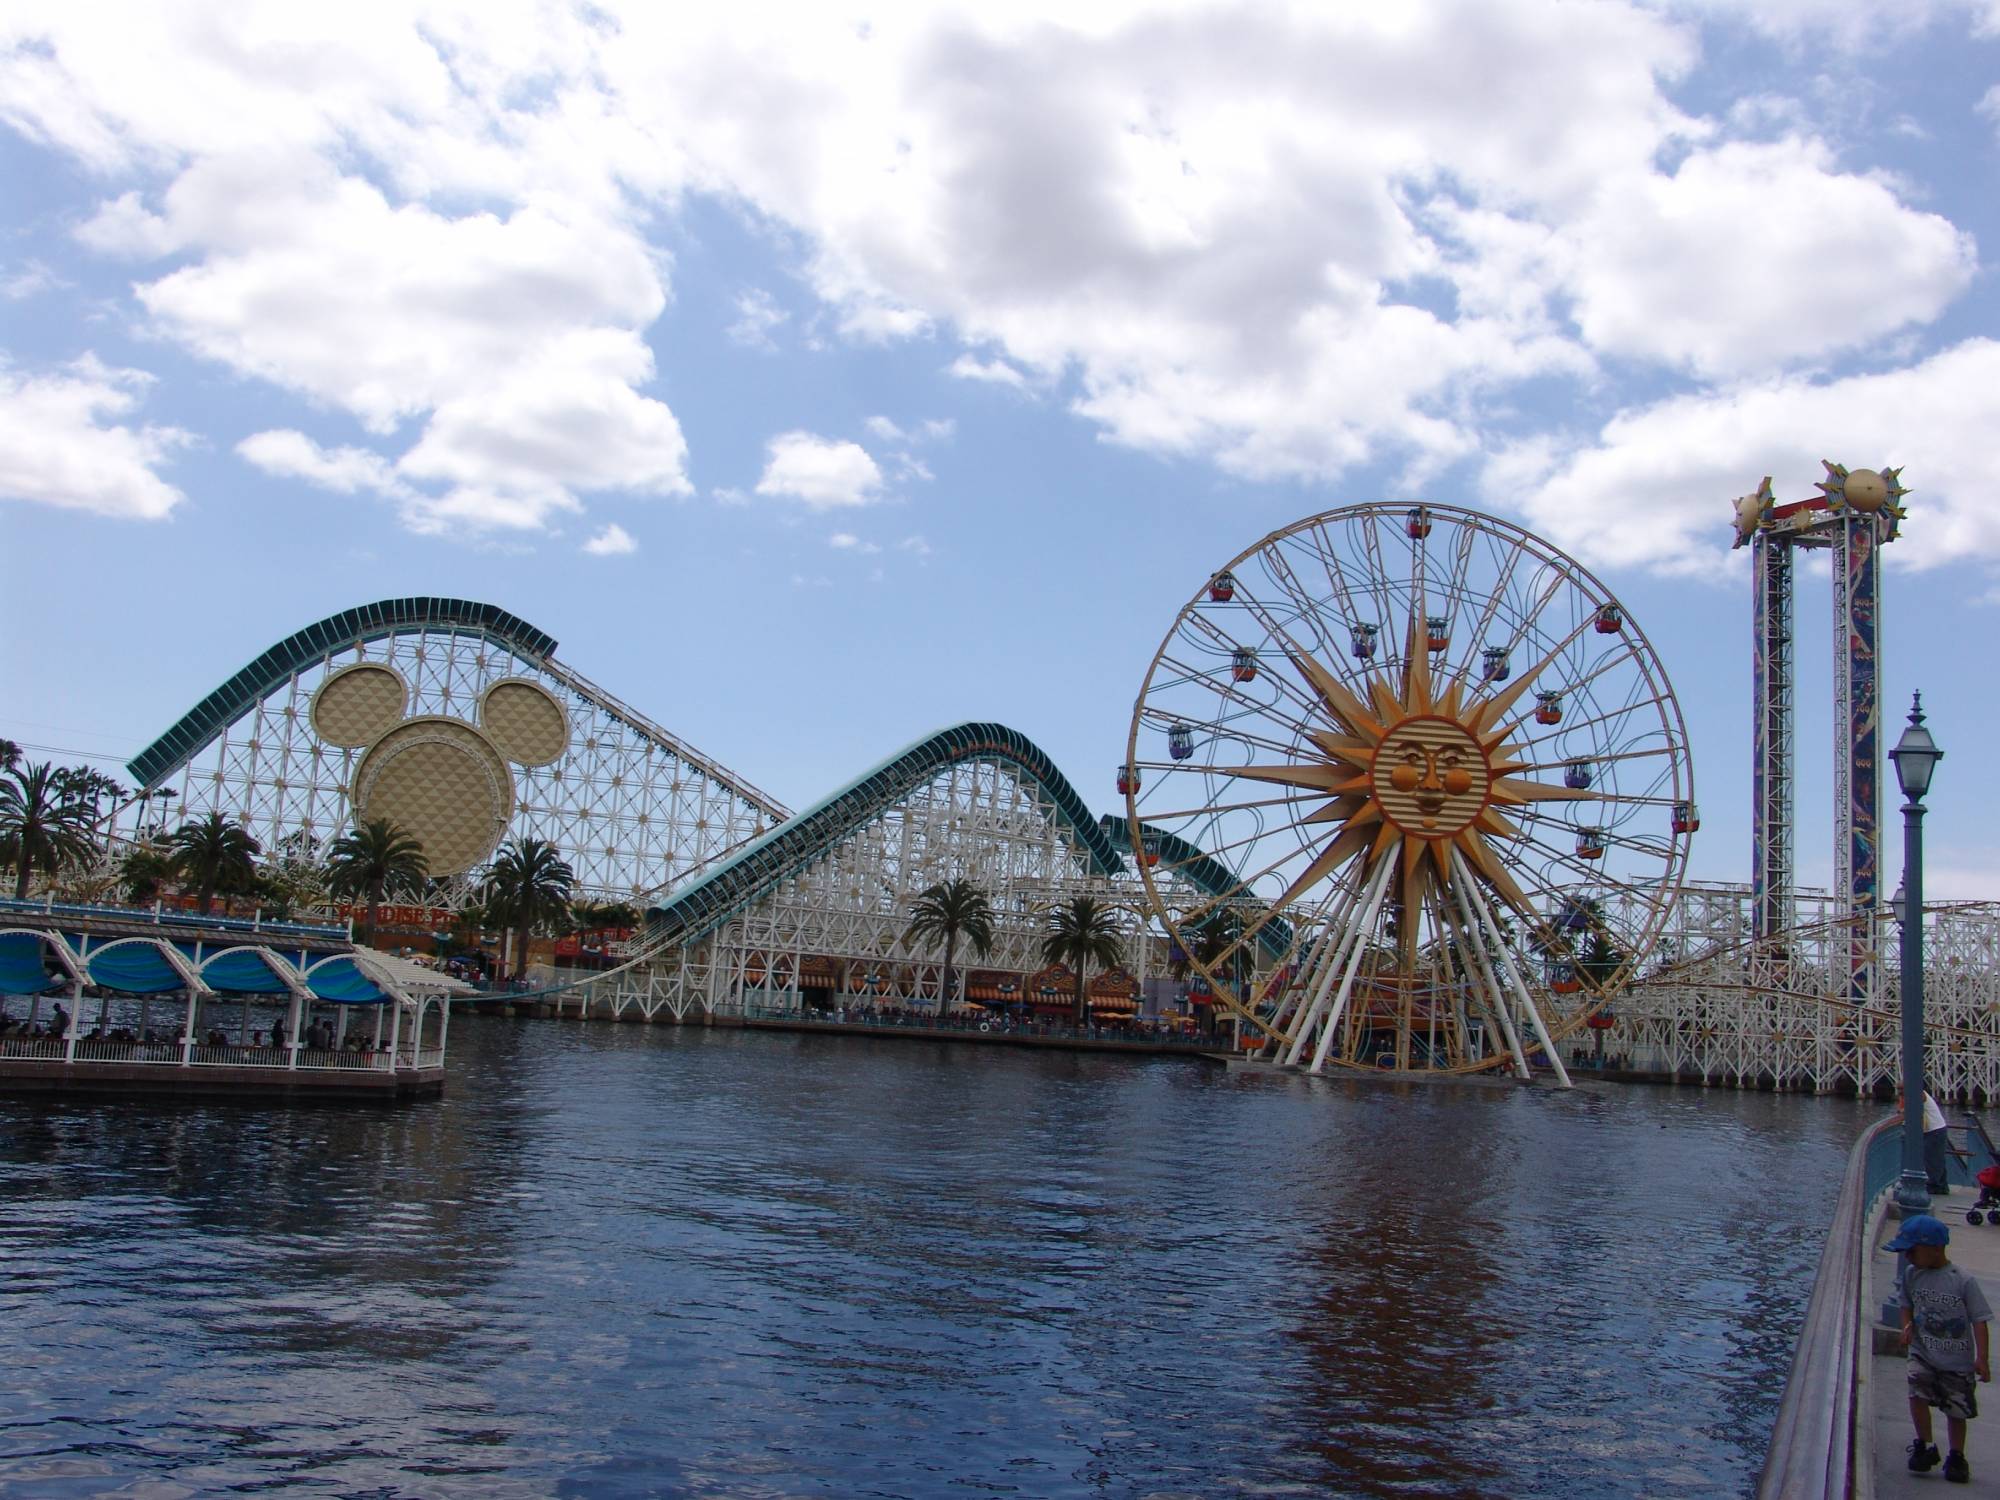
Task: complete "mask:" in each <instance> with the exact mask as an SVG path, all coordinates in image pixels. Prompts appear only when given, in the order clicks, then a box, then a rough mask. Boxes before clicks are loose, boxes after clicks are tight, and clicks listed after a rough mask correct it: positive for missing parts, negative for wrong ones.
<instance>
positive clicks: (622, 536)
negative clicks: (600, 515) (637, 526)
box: [583, 521, 639, 557]
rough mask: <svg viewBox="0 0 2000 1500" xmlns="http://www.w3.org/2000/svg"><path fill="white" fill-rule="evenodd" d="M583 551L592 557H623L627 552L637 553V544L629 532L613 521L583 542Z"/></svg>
mask: <svg viewBox="0 0 2000 1500" xmlns="http://www.w3.org/2000/svg"><path fill="white" fill-rule="evenodd" d="M583 550H584V551H586V552H588V553H589V554H590V555H591V556H592V557H623V556H624V555H625V554H626V553H628V552H637V551H638V550H639V544H638V543H637V542H635V541H634V540H632V534H631V533H630V532H628V531H627V530H626V529H625V528H624V527H623V526H620V525H619V524H618V523H617V522H616V521H613V522H612V523H611V524H610V525H609V526H606V527H605V528H604V529H603V530H602V531H600V532H598V533H597V535H596V536H594V537H592V538H591V539H590V540H589V541H587V542H585V543H584V544H583Z"/></svg>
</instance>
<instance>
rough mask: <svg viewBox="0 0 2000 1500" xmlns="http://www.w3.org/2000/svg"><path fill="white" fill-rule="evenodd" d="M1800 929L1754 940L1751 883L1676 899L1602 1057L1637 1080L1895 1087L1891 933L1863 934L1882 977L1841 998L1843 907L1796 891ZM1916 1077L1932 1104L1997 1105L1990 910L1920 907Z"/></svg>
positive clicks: (1998, 945)
mask: <svg viewBox="0 0 2000 1500" xmlns="http://www.w3.org/2000/svg"><path fill="white" fill-rule="evenodd" d="M1795 899H1796V901H1797V903H1798V917H1799V924H1798V925H1797V926H1795V927H1794V928H1792V929H1791V930H1790V931H1789V932H1788V933H1785V934H1783V935H1781V938H1780V940H1779V941H1778V942H1776V943H1774V944H1773V945H1771V947H1770V949H1769V950H1768V951H1767V950H1766V949H1765V948H1764V947H1763V946H1762V945H1759V944H1757V943H1755V942H1754V941H1753V896H1752V891H1751V888H1750V887H1749V886H1734V885H1694V886H1690V887H1688V888H1687V889H1686V891H1685V892H1684V893H1683V896H1682V899H1681V901H1680V902H1679V904H1678V905H1677V906H1676V908H1675V914H1674V920H1673V923H1672V924H1671V926H1670V928H1669V930H1668V932H1667V933H1666V934H1665V936H1663V937H1662V939H1661V942H1660V945H1659V947H1658V948H1657V949H1656V950H1655V953H1654V961H1653V963H1652V964H1650V965H1648V966H1647V968H1646V970H1644V971H1643V972H1642V973H1641V975H1640V976H1639V979H1638V981H1637V982H1636V983H1635V984H1634V986H1633V987H1632V988H1631V990H1630V991H1629V992H1628V993H1626V994H1625V995H1622V996H1620V997H1618V999H1617V1000H1616V1001H1615V1002H1614V1006H1613V1010H1614V1014H1615V1015H1616V1017H1617V1023H1616V1025H1615V1026H1613V1027H1612V1028H1611V1030H1610V1031H1609V1033H1608V1034H1607V1038H1606V1046H1607V1048H1608V1050H1609V1051H1611V1052H1612V1053H1614V1054H1617V1055H1619V1056H1620V1057H1622V1058H1623V1059H1624V1060H1625V1061H1626V1062H1627V1064H1628V1065H1629V1066H1630V1067H1631V1068H1633V1069H1635V1070H1638V1071H1642V1072H1653V1073H1664V1074H1669V1075H1673V1076H1676V1077H1682V1078H1687V1079H1691V1080H1700V1081H1702V1082H1705V1083H1710V1084H1721V1085H1728V1086H1731V1087H1737V1088H1778V1089H1797V1090H1808V1091H1815V1092H1821V1093H1829V1092H1838V1093H1848V1092H1859V1093H1869V1092H1877V1093H1879V1092H1885V1091H1890V1090H1893V1089H1894V1088H1895V1086H1896V1083H1897V1078H1898V1069H1899V1068H1900V1066H1901V1046H1900V1035H1901V1034H1900V1029H1899V1027H1900V1021H1899V1017H1900V1006H1901V994H1900V991H1899V988H1898V985H1897V980H1896V976H1897V974H1898V973H1899V972H1900V970H1899V964H1900V962H1901V948H1900V945H1899V942H1898V933H1897V928H1896V924H1895V923H1894V922H1893V921H1892V920H1889V919H1887V918H1886V917H1885V918H1883V919H1881V920H1880V921H1879V922H1877V923H1876V924H1874V925H1875V931H1874V932H1873V934H1872V935H1871V937H1872V942H1871V943H1870V945H1869V946H1870V947H1871V948H1872V950H1873V951H1872V954H1871V956H1872V957H1873V958H1874V959H1875V960H1876V961H1875V962H1874V963H1873V964H1872V965H1871V968H1872V970H1873V972H1874V973H1876V974H1879V975H1882V976H1884V978H1883V980H1882V982H1881V983H1880V984H1879V985H1878V987H1877V988H1876V990H1875V991H1874V992H1873V993H1872V994H1870V995H1869V996H1868V997H1867V998H1865V999H1864V1000H1863V1001H1862V1002H1861V1003H1858V1004H1857V1003H1855V1002H1854V1001H1852V1000H1851V999H1850V998H1849V956H1850V945H1849V941H1848V938H1849V933H1848V924H1847V921H1846V919H1845V918H1846V905H1845V902H1843V901H1841V900H1839V899H1838V898H1836V897H1835V896H1833V895H1831V894H1829V893H1827V892H1824V891H1800V892H1798V893H1797V894H1796V897H1795ZM1925 915H1926V920H1925V939H1924V944H1925V947H1924V958H1925V964H1924V974H1925V978H1924V1018H1925V1023H1926V1037H1927V1042H1926V1046H1925V1071H1926V1074H1927V1076H1928V1077H1929V1078H1930V1080H1931V1091H1932V1092H1933V1093H1935V1094H1937V1095H1938V1096H1939V1097H1940V1098H1946V1097H1949V1098H1952V1099H1977V1100H1989V1099H1993V1098H1995V1097H2000V905H1996V904H1993V903H1985V902H1981V903H1968V904H1963V905H1937V906H1932V907H1930V908H1929V909H1928V910H1927V911H1926V914H1925Z"/></svg>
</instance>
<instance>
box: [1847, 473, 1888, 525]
mask: <svg viewBox="0 0 2000 1500" xmlns="http://www.w3.org/2000/svg"><path fill="white" fill-rule="evenodd" d="M1842 489H1843V490H1844V492H1845V493H1846V495H1847V503H1848V504H1849V505H1851V506H1853V507H1854V508H1855V509H1856V510H1858V511H1864V512H1867V513H1868V514H1871V515H1872V514H1873V513H1874V512H1876V511H1878V510H1880V509H1881V508H1882V507H1883V506H1885V505H1887V504H1888V503H1889V482H1888V481H1887V480H1886V479H1884V478H1883V477H1882V476H1881V475H1880V474H1878V473H1876V472H1875V471H1874V470H1873V469H1850V470H1848V473H1847V482H1846V484H1845V485H1843V486H1842Z"/></svg>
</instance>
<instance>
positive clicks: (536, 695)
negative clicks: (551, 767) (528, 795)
mask: <svg viewBox="0 0 2000 1500" xmlns="http://www.w3.org/2000/svg"><path fill="white" fill-rule="evenodd" d="M479 722H480V724H481V726H482V727H484V729H485V730H486V734H487V737H488V738H489V739H491V740H492V741H493V744H494V747H495V748H496V749H497V750H499V752H500V753H501V754H502V755H504V756H506V757H507V759H509V760H511V761H514V762H515V763H517V764H519V765H523V766H545V765H547V764H548V763H549V762H550V761H553V760H559V759H561V758H562V753H563V752H564V751H565V750H567V749H568V748H569V715H568V714H566V713H564V712H563V707H562V705H561V704H560V703H558V702H557V701H556V698H555V694H553V693H551V692H550V691H549V690H548V689H547V688H545V687H543V686H542V685H541V684H540V683H539V682H529V681H527V680H526V679H524V678H520V677H510V678H508V679H506V680H505V681H503V682H496V683H494V684H493V686H492V687H490V688H488V689H487V690H486V696H485V698H484V699H482V700H481V702H480V705H479Z"/></svg>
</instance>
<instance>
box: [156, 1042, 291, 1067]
mask: <svg viewBox="0 0 2000 1500" xmlns="http://www.w3.org/2000/svg"><path fill="white" fill-rule="evenodd" d="M288 1060H289V1054H287V1053H285V1052H283V1051H281V1050H280V1049H278V1048H276V1047H196V1048H195V1049H194V1050H193V1051H192V1052H190V1053H189V1054H188V1061H189V1062H191V1063H194V1064H195V1065H196V1066H209V1067H229V1068H282V1067H284V1066H285V1064H286V1062H287V1061H288ZM175 1061H177V1062H178V1061H179V1059H178V1058H176V1059H175Z"/></svg>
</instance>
